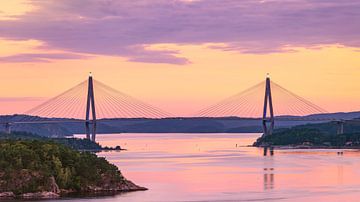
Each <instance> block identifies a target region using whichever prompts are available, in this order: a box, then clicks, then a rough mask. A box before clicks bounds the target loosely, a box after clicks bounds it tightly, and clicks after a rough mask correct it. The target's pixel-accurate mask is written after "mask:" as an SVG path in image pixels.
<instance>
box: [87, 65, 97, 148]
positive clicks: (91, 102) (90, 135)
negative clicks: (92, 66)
mask: <svg viewBox="0 0 360 202" xmlns="http://www.w3.org/2000/svg"><path fill="white" fill-rule="evenodd" d="M90 109H91V119H92V120H90ZM90 124H91V126H92V127H91V128H90ZM90 129H91V130H90ZM85 130H86V138H87V139H90V140H91V141H95V137H96V111H95V96H94V84H93V78H92V75H91V72H90V75H89V80H88V96H87V102H86V118H85Z"/></svg>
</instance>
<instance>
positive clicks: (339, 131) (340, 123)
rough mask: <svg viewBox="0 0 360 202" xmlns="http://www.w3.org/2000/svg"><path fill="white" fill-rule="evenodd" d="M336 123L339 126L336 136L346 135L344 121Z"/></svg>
mask: <svg viewBox="0 0 360 202" xmlns="http://www.w3.org/2000/svg"><path fill="white" fill-rule="evenodd" d="M336 123H337V125H338V128H337V132H336V134H338V135H341V134H344V124H345V121H342V120H341V121H337V122H336Z"/></svg>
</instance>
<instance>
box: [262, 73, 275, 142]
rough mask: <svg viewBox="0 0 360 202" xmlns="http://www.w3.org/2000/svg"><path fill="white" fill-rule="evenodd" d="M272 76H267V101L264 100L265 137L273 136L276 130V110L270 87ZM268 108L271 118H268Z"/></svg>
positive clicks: (263, 122) (263, 124)
mask: <svg viewBox="0 0 360 202" xmlns="http://www.w3.org/2000/svg"><path fill="white" fill-rule="evenodd" d="M270 84H271V82H270V76H269V74H267V76H266V81H265V99H264V111H263V119H262V127H263V132H264V134H263V136H267V135H271V134H272V132H273V130H274V124H275V121H274V109H273V103H272V97H271V86H270ZM268 107H269V113H270V114H269V117H268V114H267V113H268Z"/></svg>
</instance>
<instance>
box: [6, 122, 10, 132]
mask: <svg viewBox="0 0 360 202" xmlns="http://www.w3.org/2000/svg"><path fill="white" fill-rule="evenodd" d="M5 133H6V134H10V133H11V124H10V123H5Z"/></svg>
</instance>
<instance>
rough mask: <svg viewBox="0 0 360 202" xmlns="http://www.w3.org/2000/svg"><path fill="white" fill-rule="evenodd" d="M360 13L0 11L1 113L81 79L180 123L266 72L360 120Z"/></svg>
mask: <svg viewBox="0 0 360 202" xmlns="http://www.w3.org/2000/svg"><path fill="white" fill-rule="evenodd" d="M359 10H360V1H357V0H343V1H337V0H329V1H323V0H281V1H280V0H242V1H239V0H151V1H150V0H121V1H117V0H76V1H73V0H62V1H58V0H47V1H42V0H12V1H0V71H1V74H0V114H12V113H22V112H24V111H26V110H28V109H30V108H32V107H34V106H36V105H37V104H40V103H41V102H43V101H45V100H47V99H49V98H51V97H53V96H56V95H57V94H59V93H61V92H63V91H65V90H67V89H69V88H71V87H72V86H74V85H76V84H78V83H79V82H81V81H83V80H86V79H87V76H88V73H89V72H92V73H93V76H94V78H95V79H96V80H99V81H101V82H103V83H106V84H107V85H109V86H112V87H113V88H115V89H117V90H119V91H122V92H124V93H127V94H129V95H131V96H133V97H136V98H138V99H140V100H143V101H145V102H147V103H149V104H152V105H154V106H157V107H159V108H162V109H163V110H165V111H168V112H170V113H172V114H175V115H178V116H188V115H191V114H194V113H196V112H197V111H198V110H200V109H202V108H204V107H207V106H208V105H211V104H213V103H216V102H218V101H220V100H222V99H224V98H227V97H229V96H231V95H233V94H236V93H238V92H240V91H242V90H244V89H246V88H248V87H250V86H253V85H255V84H257V83H259V82H261V81H262V80H264V79H265V77H266V74H267V73H269V74H270V75H271V79H272V80H273V81H275V82H276V83H278V84H280V85H281V86H283V87H286V88H287V89H289V90H290V91H292V92H295V93H296V94H298V95H301V96H302V97H304V98H306V99H308V100H310V101H311V102H313V103H315V104H317V105H319V106H321V107H322V108H324V109H326V110H327V111H329V112H338V111H360V83H359V78H360V57H359V56H360V48H359V47H360V37H359V36H360V12H358V11H359ZM261 99H262V98H261Z"/></svg>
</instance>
